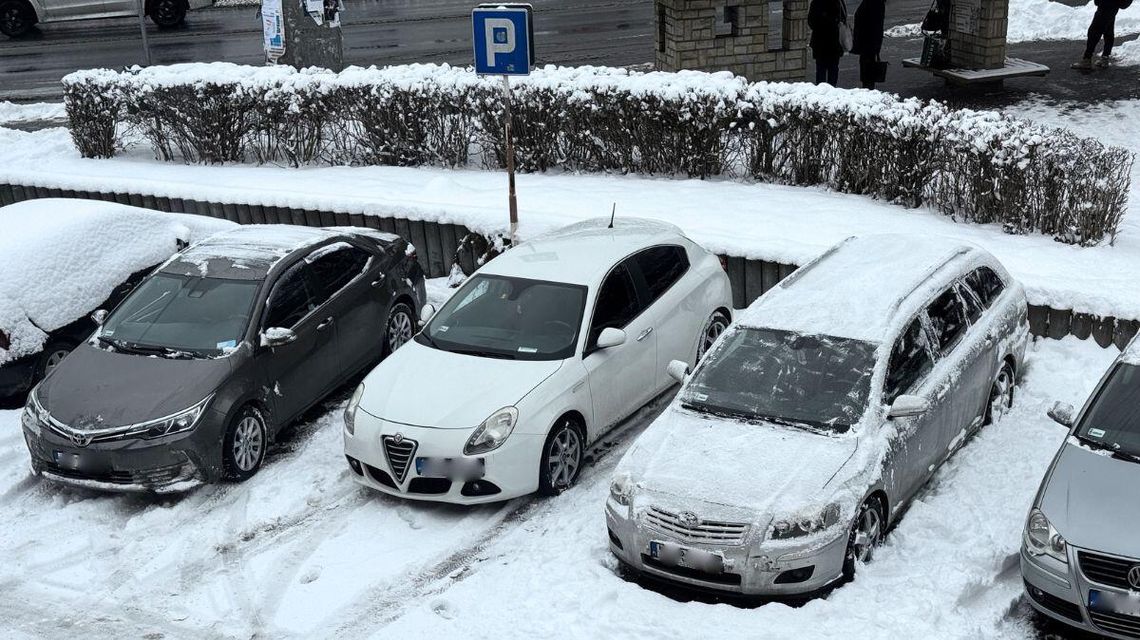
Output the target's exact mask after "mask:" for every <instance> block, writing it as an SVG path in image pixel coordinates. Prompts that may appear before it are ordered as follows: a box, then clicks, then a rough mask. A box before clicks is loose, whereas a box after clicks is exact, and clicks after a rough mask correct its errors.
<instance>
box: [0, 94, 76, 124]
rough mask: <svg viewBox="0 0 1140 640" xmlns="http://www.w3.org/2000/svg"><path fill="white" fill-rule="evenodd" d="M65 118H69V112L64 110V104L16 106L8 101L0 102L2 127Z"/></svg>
mask: <svg viewBox="0 0 1140 640" xmlns="http://www.w3.org/2000/svg"><path fill="white" fill-rule="evenodd" d="M65 118H67V111H65V110H64V108H63V103H62V102H36V103H34V104H16V103H15V102H8V101H7V100H2V101H0V126H3V125H5V124H14V123H18V122H31V121H34V120H63V119H65Z"/></svg>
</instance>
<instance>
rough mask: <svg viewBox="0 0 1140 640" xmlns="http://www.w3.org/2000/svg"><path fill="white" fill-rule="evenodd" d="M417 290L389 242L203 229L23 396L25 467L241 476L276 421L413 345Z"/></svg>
mask: <svg viewBox="0 0 1140 640" xmlns="http://www.w3.org/2000/svg"><path fill="white" fill-rule="evenodd" d="M424 297H425V294H424V282H423V272H422V270H421V269H420V267H419V265H418V264H417V262H416V258H415V253H414V251H411V250H410V247H409V245H408V244H407V243H406V242H405V241H404V240H402V239H400V238H399V237H397V236H393V235H388V234H382V233H379V232H373V231H371V230H368V229H314V228H306V227H288V226H277V225H268V226H267V225H254V226H247V227H241V228H238V229H235V230H233V231H229V232H226V233H223V234H219V235H215V236H212V237H211V238H209V239H208V240H206V241H204V242H201V243H199V244H196V245H194V246H192V247H190V248H189V249H187V250H185V251H183V252H182V253H180V254H178V255H177V256H175V257H174V258H172V259H171V260H170V261H169V262H167V263H166V264H165V265H163V266H162V267H161V268H159V269H158V270H157V271H156V272H155V273H153V274H152V275H150V276H149V277H147V279H146V280H144V281H143V283H142V284H141V285H139V287H138V288H137V289H136V290H135V291H134V292H133V293H132V294H131V295H129V296H128V297H127V298H126V300H124V301H123V302H122V304H120V305H119V306H118V308H116V309H115V310H114V311H112V312H111V313H110V314H109V315H108V316H107V317H106V320H105V322H104V323H103V325H102V326H101V327H100V329H99V330H98V332H96V334H95V335H94V336H93V337H92V339H91V340H90V341H89V342H87V343H85V344H83V345H81V346H80V347H79V348H77V349H76V350H75V351H74V352H72V354H71V355H70V356H68V358H67V359H66V360H64V361H63V362H62V363H60V365H59V366H57V367H56V368H55V369H54V370H53V371H52V372H51V373H50V374H48V376H47V378H45V379H44V381H43V382H42V383H40V384H39V386H37V387H36V388H35V389H34V390H33V391H32V393H31V394H30V397H29V400H28V404H27V408H26V409H25V411H24V415H23V425H24V435H25V437H26V439H27V443H28V449H29V451H30V452H31V458H32V468H33V469H34V470H35V472H36V473H39V474H42V475H43V476H45V477H47V478H49V479H52V480H59V481H64V482H72V483H74V484H82V485H86V486H91V487H95V488H101V489H108V490H152V491H177V490H182V489H186V488H189V487H192V486H194V485H196V484H198V483H200V482H202V481H207V482H213V481H217V480H220V479H230V480H238V481H240V480H244V479H246V478H249V477H250V476H252V475H253V474H254V473H256V472H257V470H258V468H259V467H260V466H261V463H262V461H263V460H264V457H265V451H266V447H267V446H268V444H269V442H270V441H271V440H272V439H273V438H274V436H275V435H276V434H277V433H278V432H279V431H280V430H281V429H282V428H283V427H285V426H286V425H288V424H289V423H290V422H291V421H292V420H294V419H295V418H297V417H298V416H300V415H301V414H302V413H303V412H304V411H305V410H306V409H308V408H309V407H311V406H313V405H314V404H316V403H317V402H319V401H320V400H321V399H323V398H324V397H325V396H326V395H327V394H328V393H329V392H330V391H332V390H334V389H336V388H337V387H338V386H340V385H342V384H344V382H345V381H347V380H349V379H350V378H352V377H353V376H354V375H356V374H357V373H359V372H361V371H363V370H365V369H366V368H367V367H369V366H371V365H372V364H373V363H375V362H376V360H378V359H379V358H380V357H382V356H383V355H385V354H388V353H391V352H392V351H394V350H396V349H397V348H399V347H400V346H401V345H402V344H403V343H404V342H406V341H407V340H408V339H410V338H411V337H412V332H413V328H414V326H415V317H416V311H417V310H418V309H419V308H420V307H421V306H422V305H423V301H424Z"/></svg>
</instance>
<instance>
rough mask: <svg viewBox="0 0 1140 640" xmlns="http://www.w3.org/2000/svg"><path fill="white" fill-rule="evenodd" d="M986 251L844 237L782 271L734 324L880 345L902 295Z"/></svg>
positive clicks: (904, 307)
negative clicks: (811, 258) (793, 269)
mask: <svg viewBox="0 0 1140 640" xmlns="http://www.w3.org/2000/svg"><path fill="white" fill-rule="evenodd" d="M979 254H981V255H988V254H986V253H985V252H984V250H982V249H981V248H979V247H977V246H975V245H972V244H970V243H968V242H963V241H960V240H955V239H952V238H944V237H938V236H921V237H920V236H908V235H895V234H881V235H869V236H862V237H852V238H848V239H847V240H844V241H843V242H840V243H839V244H837V245H835V246H833V247H832V248H830V249H828V250H827V251H826V252H824V253H823V254H822V255H821V256H820V257H819V258H817V259H816V260H814V261H812V262H810V263H808V264H807V265H805V266H804V267H802V268H800V269H799V270H797V271H796V272H794V273H792V275H790V276H788V277H787V278H786V279H785V280H783V281H782V282H781V283H780V284H779V285H778V286H776V287H773V288H772V289H771V290H769V291H768V292H767V293H765V294H764V295H763V296H761V297H760V298H759V299H757V300H756V302H754V303H752V305H751V306H750V307H748V309H747V310H746V311H745V312H744V313H743V314H741V317H740V318H739V321H740V324H741V325H743V326H752V327H769V328H774V329H784V330H787V331H795V332H797V333H805V334H818V335H829V336H835V337H842V338H853V339H857V340H865V341H868V342H876V343H878V342H882V341H884V340H885V339H887V338H888V337H890V332H891V330H892V328H893V327H894V326H895V324H896V323H897V320H898V319H899V318H897V316H898V315H899V314H900V313H909V311H911V309H910V306H911V305H908V304H906V303H907V301H908V299H909V298H911V297H913V296H916V295H926V293H927V291H926V288H927V287H925V286H924V285H926V284H928V283H929V282H930V281H931V280H932V279H933V278H935V277H936V276H938V275H939V274H944V273H945V272H946V271H947V270H954V271H956V270H957V269H958V268H959V266H958V265H959V261H963V262H965V261H970V260H972V259H976V258H977V256H978V255H979Z"/></svg>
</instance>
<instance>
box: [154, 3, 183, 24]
mask: <svg viewBox="0 0 1140 640" xmlns="http://www.w3.org/2000/svg"><path fill="white" fill-rule="evenodd" d="M177 8H178V7H177V5H176V4H175V2H174V0H159V1H158V2H156V3H155V5H154V17H155V22H158V23H159V24H170V23H171V22H173V21H174V19H175V16H176V15H177Z"/></svg>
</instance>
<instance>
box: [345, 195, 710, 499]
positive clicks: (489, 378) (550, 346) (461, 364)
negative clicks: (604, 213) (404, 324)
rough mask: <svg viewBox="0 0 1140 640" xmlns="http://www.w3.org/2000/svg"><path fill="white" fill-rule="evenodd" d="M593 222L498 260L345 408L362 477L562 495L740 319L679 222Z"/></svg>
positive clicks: (447, 491) (449, 492)
mask: <svg viewBox="0 0 1140 640" xmlns="http://www.w3.org/2000/svg"><path fill="white" fill-rule="evenodd" d="M610 224H611V223H610V221H609V220H608V219H598V220H589V221H585V222H581V223H578V224H575V225H571V226H569V227H566V228H564V229H561V230H559V231H556V232H553V233H551V234H549V235H546V236H542V237H540V238H537V239H535V240H533V241H530V242H526V243H524V244H521V245H519V246H518V247H516V248H514V249H511V250H510V251H507V252H506V253H504V254H503V255H501V256H499V257H498V258H495V259H494V260H493V261H491V262H489V263H488V264H487V265H485V266H484V267H483V268H482V269H480V270H479V271H478V272H476V273H475V274H474V275H472V276H471V278H470V279H468V281H467V282H466V283H464V285H463V286H462V287H461V288H460V289H459V290H458V291H457V292H456V293H455V295H454V296H452V297H451V299H450V300H449V301H448V302H447V304H445V305H444V306H443V308H442V309H440V310H439V312H438V313H436V314H435V316H434V317H433V318H431V320H430V321H428V322H427V323H426V325H425V326H424V328H423V331H422V332H421V333H420V334H419V335H417V336H416V338H415V339H414V340H413V341H412V342H410V343H408V344H407V345H405V346H404V347H403V348H402V349H400V350H399V351H397V352H395V353H394V354H393V355H392V356H391V357H389V358H388V359H387V360H385V361H384V363H383V364H381V365H380V366H378V367H377V368H376V369H374V370H373V371H372V372H371V373H370V374H369V375H368V376H367V377H366V378H365V379H364V382H363V384H361V386H360V388H359V389H357V391H356V393H355V394H354V395H353V398H352V401H351V402H350V403H349V406H348V409H347V410H346V412H345V431H344V449H345V456H346V457H347V458H348V464H349V466H350V467H351V469H352V472H353V475H354V476H355V478H356V480H357V482H360V483H361V484H364V485H365V486H368V487H372V488H373V489H377V490H379V491H382V492H384V493H388V494H392V495H397V496H404V497H408V498H416V499H420V500H437V501H446V502H455V503H479V502H492V501H496V500H505V499H508V498H513V497H516V496H520V495H525V494H529V493H533V492H535V491H538V492H541V493H543V494H547V495H553V494H557V493H558V492H560V491H562V490H564V489H566V488H567V487H569V486H570V485H571V484H573V482H574V481H575V479H576V478H577V477H578V474H579V472H580V471H581V469H582V465H583V462H584V458H585V455H586V452H587V447H588V446H589V445H590V444H591V443H592V442H594V441H595V440H596V439H597V438H598V437H599V436H600V435H602V434H604V433H605V432H606V431H607V430H608V429H610V428H611V427H613V426H614V425H616V424H617V423H618V422H620V421H621V420H623V419H624V418H626V417H628V416H629V415H631V414H632V413H634V412H635V411H637V410H638V409H639V408H641V407H642V406H644V405H645V403H647V402H648V401H650V400H652V399H653V398H654V397H656V396H657V395H658V394H660V393H661V392H663V391H665V390H666V389H668V388H669V387H670V386H672V385H673V384H674V381H673V380H672V379H671V378H670V377H669V376H668V375H667V374H666V372H665V368H666V364H667V363H669V362H670V361H672V360H680V361H683V362H685V363H688V364H690V365H691V364H694V363H695V362H696V361H697V360H698V359H699V357H700V356H701V355H702V354H703V353H704V351H705V350H706V349H707V348H708V347H709V346H711V345H712V343H713V342H714V341H715V340H716V338H717V337H718V336H719V335H720V333H721V332H722V331H724V329H725V328H726V327H727V326H728V325H729V323H730V315H729V313H730V309H731V292H730V288H729V282H728V277H727V275H726V274H725V272H724V270H723V269H722V268H721V265H720V263H719V261H718V260H717V258H716V256H714V255H713V254H711V253H709V252H708V251H706V250H705V249H703V248H701V247H700V246H698V245H697V244H695V243H693V242H692V241H691V240H689V239H688V238H686V237H685V236H684V235H683V234H682V233H681V231H680V230H679V229H677V228H676V227H674V226H672V225H668V224H664V223H660V222H654V221H649V220H637V219H628V218H627V219H624V220H622V219H619V220H617V222H616V223H614V224H613V227H612V228H611V227H610V226H609V225H610Z"/></svg>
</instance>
